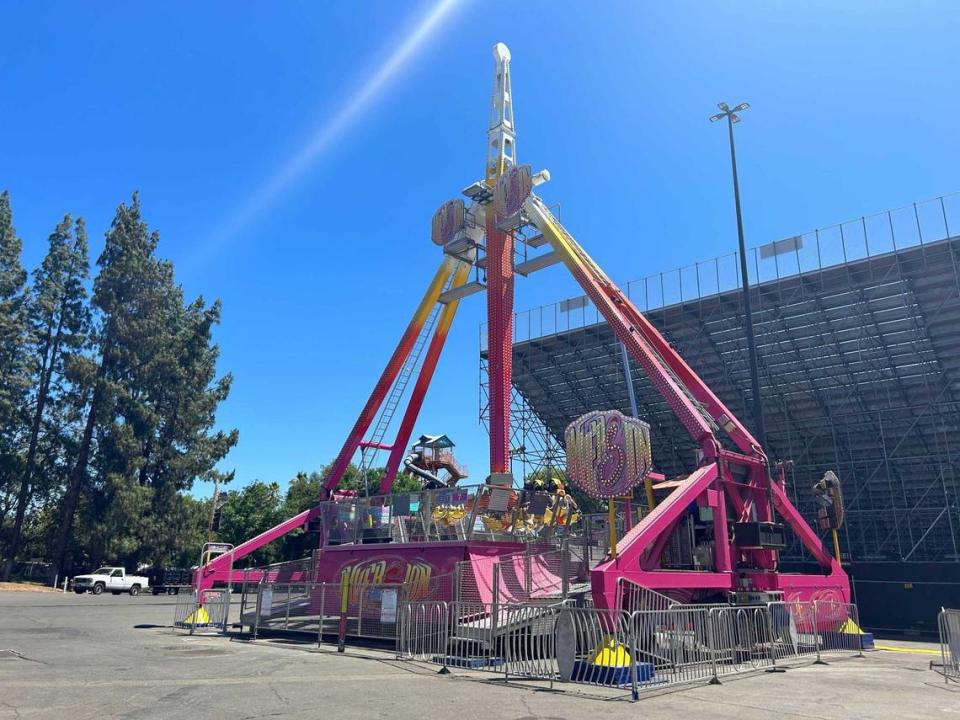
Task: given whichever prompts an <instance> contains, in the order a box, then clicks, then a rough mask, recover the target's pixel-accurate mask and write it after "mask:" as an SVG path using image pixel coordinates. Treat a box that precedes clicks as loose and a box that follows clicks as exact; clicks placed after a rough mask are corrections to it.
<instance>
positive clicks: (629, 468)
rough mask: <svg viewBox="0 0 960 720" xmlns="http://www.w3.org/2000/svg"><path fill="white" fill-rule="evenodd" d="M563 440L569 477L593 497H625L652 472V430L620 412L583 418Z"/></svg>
mask: <svg viewBox="0 0 960 720" xmlns="http://www.w3.org/2000/svg"><path fill="white" fill-rule="evenodd" d="M564 439H565V441H566V445H567V477H568V478H569V479H570V481H571V482H572V483H573V484H574V485H576V486H577V487H578V488H580V489H581V490H583V491H584V492H585V493H587V494H588V495H590V496H591V497H595V498H603V499H611V498H619V497H626V496H628V495H630V494H631V493H632V491H633V489H634V488H635V487H636V486H637V485H639V484H640V483H642V482H643V478H644V477H646V475H647V473H648V472H650V468H651V457H650V426H649V425H647V423H645V422H643V421H641V420H637V419H636V418H631V417H627V416H625V415H624V414H623V413H621V412H618V411H617V410H603V411H600V410H595V411H593V412H589V413H587V414H586V415H581V416H580V417H578V418H577V419H576V420H574V421H573V422H572V423H570V424H569V425H568V426H567V429H566V431H565V432H564Z"/></svg>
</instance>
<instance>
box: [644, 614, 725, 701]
mask: <svg viewBox="0 0 960 720" xmlns="http://www.w3.org/2000/svg"><path fill="white" fill-rule="evenodd" d="M631 624H632V631H633V640H632V647H633V652H632V655H633V658H634V660H635V662H638V663H641V665H639V666H638V667H639V674H638V687H639V689H641V690H643V689H648V688H653V687H658V688H662V687H665V686H673V685H681V684H687V683H696V682H709V681H711V680H714V679H715V678H716V677H717V674H718V670H717V668H718V666H719V664H720V661H721V660H726V657H721V656H720V653H718V652H717V650H716V648H717V644H716V643H717V638H718V637H719V635H718V633H717V631H716V629H715V627H714V624H715V617H714V616H713V615H712V614H711V608H710V606H704V605H700V606H697V605H694V606H683V605H676V606H673V607H670V608H669V609H657V610H641V611H637V612H634V613H632V615H631Z"/></svg>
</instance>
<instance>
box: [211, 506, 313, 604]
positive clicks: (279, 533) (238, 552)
mask: <svg viewBox="0 0 960 720" xmlns="http://www.w3.org/2000/svg"><path fill="white" fill-rule="evenodd" d="M321 507H322V506H320V505H316V506H314V507H312V508H310V509H309V510H304V511H303V512H302V513H300V514H299V515H294V516H293V517H292V518H290V519H289V520H285V521H283V522H282V523H280V524H279V525H276V526H274V527H272V528H270V529H269V530H266V531H264V532H262V533H260V534H259V535H257V536H256V537H252V538H250V539H249V540H247V541H246V542H244V543H241V544H240V545H237V546H236V547H235V548H234V549H233V551H232V552H229V553H225V554H224V555H219V556H218V557H215V558H214V559H213V560H211V561H210V562H208V563H207V564H206V565H204V566H203V567H201V568H197V569H196V570H195V571H194V586H195V587H196V588H197V590H206V589H208V588H211V587H213V583H214V582H215V581H217V580H224V579H226V578H227V577H228V576H229V570H230V567H231V565H233V564H235V563H236V561H237V560H240V559H241V558H245V557H246V556H247V555H249V554H250V553H252V552H253V551H254V550H257V549H259V548H262V547H263V546H264V545H266V544H267V543H271V542H273V541H274V540H276V539H278V538H281V537H283V536H284V535H286V534H287V533H289V532H292V531H293V530H296V529H297V528H299V527H303V526H304V525H306V524H307V523H308V522H310V521H311V520H313V519H314V518H315V517H317V516H318V515H319V514H320V508H321ZM221 576H222V577H221Z"/></svg>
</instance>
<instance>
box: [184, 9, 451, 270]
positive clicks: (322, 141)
mask: <svg viewBox="0 0 960 720" xmlns="http://www.w3.org/2000/svg"><path fill="white" fill-rule="evenodd" d="M459 2H460V0H438V2H437V3H435V4H434V5H433V6H432V7H431V8H430V10H429V11H428V12H427V13H426V15H424V16H423V18H421V20H420V22H418V23H417V24H416V26H415V27H414V28H413V29H412V31H411V32H410V34H409V35H407V36H406V37H405V38H403V41H402V42H401V43H400V45H399V46H397V47H396V49H394V50H393V52H392V53H390V55H389V57H387V60H386V62H384V63H383V65H381V66H380V67H378V68H377V69H376V71H375V72H374V73H373V74H372V75H370V76H369V77H368V78H366V80H365V81H364V82H363V84H362V85H360V87H359V88H357V90H356V92H354V93H353V94H352V95H351V96H350V97H349V98H348V100H347V102H346V103H345V104H344V105H343V106H341V107H340V108H339V109H338V110H336V112H334V114H333V115H331V116H330V117H329V118H328V119H327V120H326V122H324V123H323V124H322V125H320V127H318V128H317V129H316V130H315V131H314V132H313V133H312V134H311V135H310V136H309V138H308V139H307V141H306V143H305V144H304V145H303V147H302V148H300V149H299V150H298V151H297V152H296V153H294V154H293V155H291V156H290V157H289V158H288V159H287V160H286V162H284V163H283V165H281V166H280V168H279V169H278V170H277V172H275V173H274V174H273V175H271V176H270V177H269V178H268V179H267V181H266V182H265V183H264V184H263V185H262V186H261V187H260V188H259V189H258V190H257V191H256V192H254V193H253V194H252V195H251V196H250V197H249V198H247V200H246V201H245V202H244V203H243V204H242V205H240V206H239V209H238V210H237V211H236V212H235V213H234V214H233V215H232V216H231V217H230V219H229V220H228V221H227V222H226V223H224V224H223V225H222V226H221V227H220V228H218V229H217V230H216V231H215V232H214V233H213V234H212V236H211V237H210V238H209V239H208V240H207V242H206V243H204V244H203V245H201V246H200V248H198V249H197V250H195V252H194V254H193V258H192V262H191V263H190V264H191V265H195V264H199V263H201V262H202V261H203V260H204V259H206V258H207V257H209V256H210V255H212V254H214V253H215V252H216V251H217V250H218V249H219V248H220V247H221V246H222V245H223V244H225V243H226V242H227V241H229V240H230V239H231V238H232V237H233V236H235V235H236V234H237V233H238V232H240V231H241V230H242V229H243V228H244V227H245V226H246V225H247V224H249V223H250V222H251V221H252V220H253V219H254V218H255V217H256V216H257V215H259V214H260V213H261V212H263V211H264V210H265V209H266V208H267V207H268V206H269V205H270V204H271V203H272V202H273V201H274V200H276V198H277V197H278V196H279V195H280V194H281V193H282V192H283V191H284V190H285V189H287V188H288V187H290V186H291V185H292V184H293V183H294V182H295V181H296V180H298V179H299V178H300V177H302V176H303V175H304V173H306V172H307V170H308V169H309V168H310V167H311V166H312V165H313V164H314V163H315V162H316V161H317V159H318V158H319V157H320V156H321V155H323V153H324V152H325V151H326V150H328V149H329V148H330V147H331V145H332V144H333V142H334V141H335V140H337V139H338V138H339V137H340V136H342V135H343V134H344V133H345V132H346V131H347V130H348V129H349V127H350V124H351V123H352V122H353V121H355V120H357V119H358V118H359V117H360V116H361V115H362V114H363V112H364V111H365V110H367V109H368V108H369V107H370V105H371V104H372V103H373V102H374V101H375V100H376V99H377V97H378V96H379V95H380V94H381V93H382V91H383V90H384V89H385V88H386V86H387V84H388V83H389V82H390V81H391V80H393V79H394V78H395V77H396V75H397V74H398V73H399V72H400V70H402V69H403V68H404V66H405V65H406V64H407V63H409V61H410V60H411V58H412V57H413V56H414V55H415V54H416V53H417V51H419V50H420V49H421V48H422V47H423V45H424V44H425V43H426V41H427V40H428V39H429V38H430V37H431V36H432V35H433V33H435V32H436V31H437V29H438V28H439V27H440V25H441V24H442V23H443V21H444V20H445V19H446V18H447V16H448V15H449V14H450V11H451V10H453V8H454V6H455V5H457V4H458V3H459Z"/></svg>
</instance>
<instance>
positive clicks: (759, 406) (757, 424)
mask: <svg viewBox="0 0 960 720" xmlns="http://www.w3.org/2000/svg"><path fill="white" fill-rule="evenodd" d="M717 107H718V108H719V109H720V112H718V113H717V114H716V115H711V116H710V122H717V121H718V120H723V119H724V118H726V119H727V130H728V132H729V135H730V163H731V165H732V166H733V201H734V204H735V205H736V208H737V236H738V238H739V240H740V277H741V278H742V286H741V287H742V288H743V314H744V316H745V318H746V326H747V327H746V330H747V357H748V359H749V361H750V387H751V389H752V391H753V424H754V430H755V432H756V434H757V442H759V443H760V447H761V448H763V450H764V452H766V448H767V432H766V428H765V427H764V423H763V400H762V398H761V397H760V371H759V369H758V367H757V343H756V340H755V339H754V336H753V309H752V308H751V305H750V278H749V276H748V275H747V248H746V246H745V245H744V242H743V215H742V214H741V212H740V180H739V179H738V177H737V149H736V145H735V144H734V142H733V126H734V124H735V123H738V122H740V116H739V115H737V113H738V112H740V111H742V110H746V109H747V108H749V107H750V105H749V104H748V103H740V104H739V105H737V106H736V107H735V108H733V109H732V110H731V109H730V106H729V105H727V104H726V103H717Z"/></svg>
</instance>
